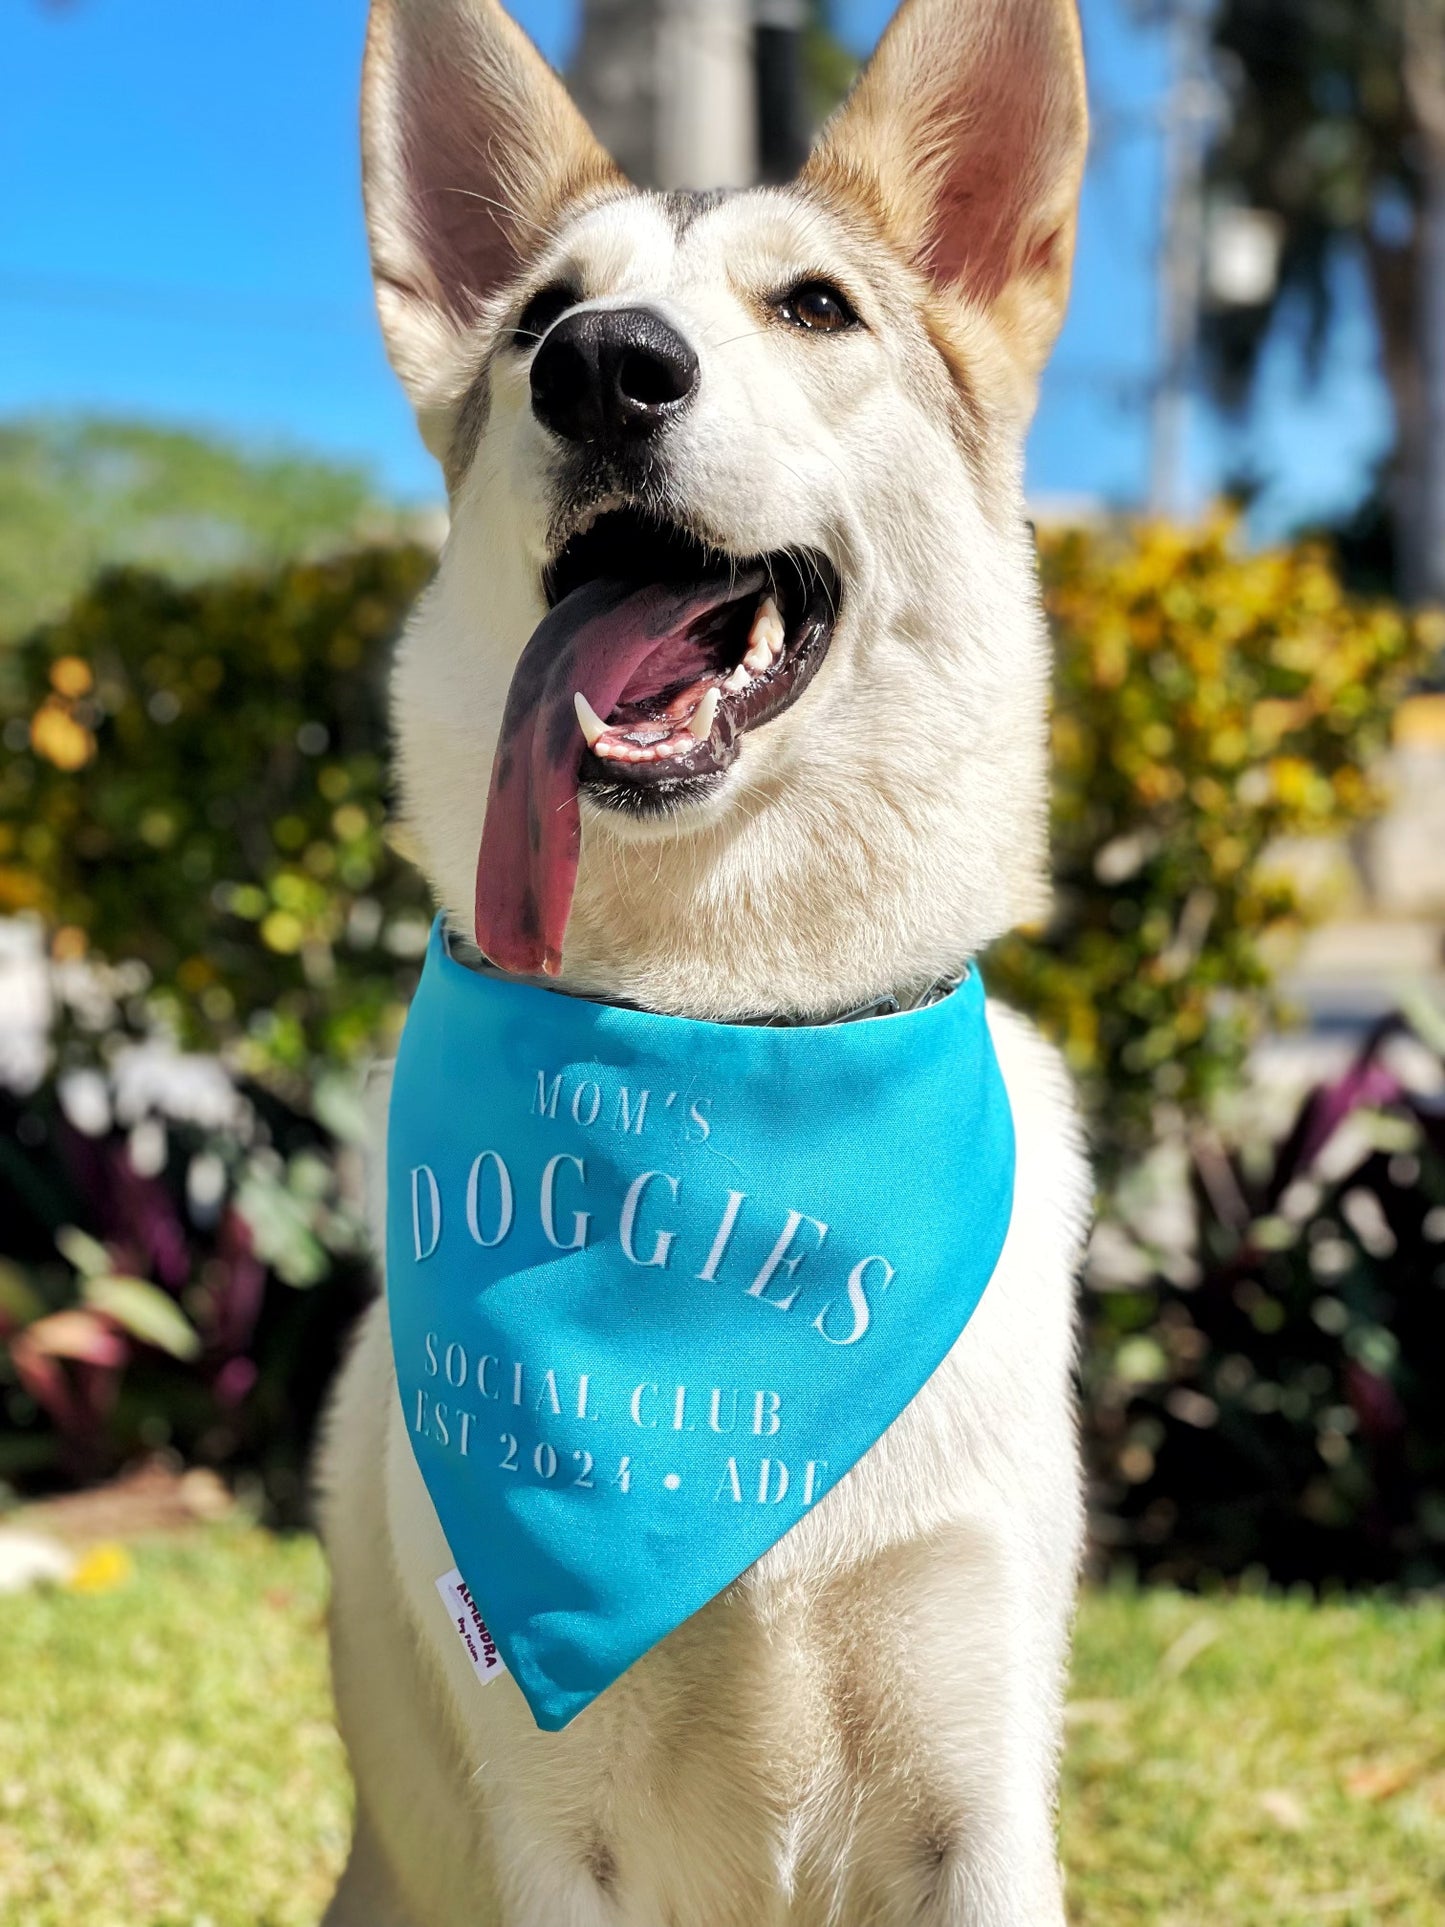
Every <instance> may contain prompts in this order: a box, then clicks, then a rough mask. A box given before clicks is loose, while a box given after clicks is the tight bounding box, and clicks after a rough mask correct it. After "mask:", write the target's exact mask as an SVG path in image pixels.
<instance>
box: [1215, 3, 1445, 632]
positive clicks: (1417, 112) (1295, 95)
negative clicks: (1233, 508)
mask: <svg viewBox="0 0 1445 1927" xmlns="http://www.w3.org/2000/svg"><path fill="white" fill-rule="evenodd" d="M1214 41H1215V47H1216V50H1217V52H1218V54H1219V55H1220V57H1221V66H1222V67H1223V69H1224V77H1225V80H1226V84H1227V88H1228V92H1229V96H1230V106H1229V112H1228V114H1227V116H1226V120H1225V123H1224V126H1223V128H1222V130H1221V133H1220V135H1219V137H1218V138H1217V140H1216V143H1215V146H1214V151H1213V154H1212V156H1211V162H1210V173H1211V177H1212V182H1213V185H1214V187H1215V189H1216V191H1217V192H1219V193H1221V194H1223V195H1225V196H1227V197H1229V198H1231V199H1235V200H1242V201H1243V202H1244V203H1246V204H1247V205H1249V206H1251V207H1255V208H1260V209H1264V210H1267V211H1269V212H1270V213H1272V214H1274V215H1275V216H1277V217H1278V219H1279V221H1280V224H1281V230H1282V235H1283V250H1282V256H1281V265H1280V274H1279V278H1278V282H1277V285H1276V287H1275V289H1274V291H1273V293H1272V294H1271V296H1270V297H1269V298H1268V299H1267V300H1266V301H1264V302H1261V303H1260V304H1259V305H1258V306H1256V307H1253V308H1245V309H1226V310H1220V311H1218V312H1216V313H1214V314H1212V315H1211V316H1209V317H1207V318H1206V341H1207V343H1208V346H1209V347H1210V349H1211V350H1212V358H1213V365H1214V371H1215V373H1216V376H1217V377H1218V379H1219V382H1220V385H1221V387H1222V389H1223V390H1224V392H1225V393H1226V394H1227V395H1230V394H1232V395H1233V396H1234V397H1235V398H1238V397H1239V396H1240V395H1241V394H1242V393H1243V392H1244V390H1245V388H1246V387H1247V384H1248V380H1249V377H1250V376H1251V375H1252V373H1253V370H1254V367H1255V364H1256V361H1257V359H1258V356H1259V352H1260V349H1261V347H1262V345H1263V342H1264V339H1265V337H1266V335H1267V333H1268V331H1269V327H1270V324H1271V322H1272V321H1273V319H1274V316H1275V313H1276V311H1277V310H1278V308H1279V305H1280V302H1281V301H1282V300H1284V299H1286V298H1291V297H1293V298H1301V297H1302V298H1303V300H1304V302H1305V304H1306V307H1307V310H1308V312H1309V315H1310V318H1311V323H1312V330H1311V332H1312V341H1313V345H1314V348H1315V350H1316V351H1317V350H1318V348H1319V346H1320V344H1321V342H1322V340H1323V338H1324V335H1325V332H1326V329H1327V326H1328V322H1329V319H1330V312H1331V301H1332V289H1333V288H1334V286H1336V285H1337V284H1336V283H1335V280H1334V277H1333V275H1332V272H1331V270H1332V268H1333V266H1334V264H1335V262H1336V260H1337V258H1338V257H1339V256H1340V255H1341V253H1342V252H1344V251H1346V250H1359V251H1360V253H1361V254H1362V255H1363V259H1364V261H1365V264H1366V266H1367V269H1368V275H1369V285H1370V289H1371V293H1372V297H1373V302H1374V309H1375V316H1376V321H1377V324H1378V329H1379V338H1380V346H1381V358H1382V363H1383V368H1384V373H1385V377H1386V380H1387V381H1388V383H1389V387H1390V392H1391V395H1392V398H1393V401H1394V411H1395V423H1396V439H1395V454H1394V460H1393V464H1392V469H1391V473H1390V475H1389V477H1388V482H1387V490H1388V495H1387V499H1388V506H1389V513H1390V521H1391V526H1392V533H1393V538H1394V552H1395V559H1396V568H1397V574H1398V578H1399V583H1400V586H1401V588H1402V590H1403V591H1404V592H1405V593H1406V594H1408V595H1410V596H1412V597H1422V596H1429V597H1440V598H1445V0H1220V5H1219V9H1218V12H1217V15H1216V18H1215V25H1214Z"/></svg>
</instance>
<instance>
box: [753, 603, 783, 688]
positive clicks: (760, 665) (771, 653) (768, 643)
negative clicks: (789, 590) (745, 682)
mask: <svg viewBox="0 0 1445 1927" xmlns="http://www.w3.org/2000/svg"><path fill="white" fill-rule="evenodd" d="M786 639H787V630H786V629H785V628H784V627H783V618H782V615H781V613H780V612H779V609H778V605H777V603H776V602H775V601H774V600H773V598H772V597H771V596H764V597H763V599H762V601H761V602H760V603H759V604H758V613H757V614H756V615H755V616H754V617H753V626H752V631H751V633H750V634H749V636H748V652H747V654H746V655H745V656H744V657H743V664H744V666H745V667H746V668H748V669H751V670H752V672H753V674H754V675H761V674H762V673H763V672H764V671H765V670H767V669H770V668H771V667H772V665H773V664H774V663H775V662H776V661H777V659H778V657H779V656H781V655H782V653H783V643H784V642H785V640H786Z"/></svg>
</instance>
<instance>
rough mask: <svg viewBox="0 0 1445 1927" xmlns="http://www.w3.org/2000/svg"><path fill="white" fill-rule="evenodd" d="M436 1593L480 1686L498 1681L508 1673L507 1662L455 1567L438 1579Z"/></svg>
mask: <svg viewBox="0 0 1445 1927" xmlns="http://www.w3.org/2000/svg"><path fill="white" fill-rule="evenodd" d="M437 1593H438V1595H439V1597H440V1599H441V1602H442V1604H443V1605H444V1606H445V1607H446V1609H447V1612H448V1614H449V1615H450V1617H451V1622H452V1624H453V1625H454V1626H455V1627H456V1629H457V1635H458V1637H459V1638H460V1640H461V1642H462V1644H463V1646H465V1647H466V1649H467V1658H468V1659H469V1660H470V1661H471V1662H472V1671H473V1672H474V1673H475V1674H476V1676H477V1678H478V1679H479V1680H480V1681H481V1682H482V1684H483V1686H486V1685H488V1684H489V1683H490V1682H491V1681H492V1680H494V1679H500V1678H501V1677H502V1675H503V1673H505V1672H506V1670H507V1662H506V1661H505V1660H504V1659H503V1658H502V1655H501V1654H500V1653H499V1652H498V1651H497V1642H496V1641H495V1640H494V1639H493V1638H492V1635H491V1634H490V1633H489V1632H488V1631H487V1622H486V1620H485V1619H483V1618H482V1615H481V1614H480V1613H479V1612H478V1611H477V1602H476V1600H475V1599H473V1598H472V1595H471V1593H470V1592H469V1591H468V1590H467V1584H466V1581H465V1580H464V1579H463V1578H462V1575H461V1574H460V1573H459V1572H458V1571H457V1569H456V1567H455V1566H453V1567H452V1569H451V1571H450V1572H444V1573H443V1574H442V1576H441V1578H440V1579H438V1581H437Z"/></svg>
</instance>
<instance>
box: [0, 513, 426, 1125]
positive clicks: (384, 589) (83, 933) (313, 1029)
mask: <svg viewBox="0 0 1445 1927" xmlns="http://www.w3.org/2000/svg"><path fill="white" fill-rule="evenodd" d="M429 567H430V558H429V557H428V556H427V555H426V554H425V553H424V552H423V551H422V550H420V549H413V548H408V549H368V550H362V551H360V552H358V553H357V554H355V555H351V556H347V557H345V558H343V559H340V560H336V561H332V562H327V563H304V564H293V565H291V566H289V567H287V568H284V569H282V570H280V571H279V572H278V573H276V574H275V575H273V576H269V577H268V576H241V577H233V578H227V579H225V580H221V581H217V582H212V583H206V584H202V585H200V586H198V587H195V588H180V587H177V586H175V585H174V584H172V583H169V582H166V581H164V580H163V579H161V578H160V577H157V576H152V575H145V574H138V573H135V572H133V571H119V572H112V573H109V574H106V575H102V576H101V577H100V578H99V579H98V580H97V581H96V582H95V584H94V585H93V586H92V587H91V589H90V590H89V591H88V592H87V593H86V594H85V595H84V596H82V597H81V598H80V600H79V601H78V602H77V603H75V605H74V606H73V607H72V608H71V609H70V610H69V611H68V613H67V614H66V615H65V616H64V617H63V618H62V619H61V620H60V621H58V622H55V623H52V624H50V625H48V626H47V627H45V628H42V629H40V630H39V631H37V632H36V633H35V634H34V635H33V636H32V637H30V638H29V640H28V641H26V642H24V643H23V644H22V645H20V647H19V650H18V652H17V654H18V661H17V664H16V668H17V670H18V673H19V676H20V680H21V688H20V690H19V691H18V694H17V698H16V700H15V705H14V708H13V710H12V713H11V715H10V716H9V719H8V720H7V722H6V724H5V743H6V748H7V750H8V751H9V754H8V755H7V757H6V759H5V764H4V767H3V771H0V914H6V913H14V912H16V911H21V910H33V911H38V912H39V913H40V914H41V916H42V917H43V918H44V919H45V922H46V924H47V926H48V927H49V929H50V931H51V933H52V935H51V941H52V948H53V952H54V954H55V956H56V957H57V958H59V959H60V960H62V961H68V960H74V959H76V958H79V957H82V956H87V955H90V956H95V957H98V958H101V959H108V960H110V961H112V962H122V961H124V962H127V963H136V964H139V965H141V966H143V967H144V972H145V978H146V993H145V997H144V999H143V1000H141V999H137V998H134V997H133V998H131V999H130V1000H129V1001H128V1010H129V1015H130V1017H131V1019H132V1022H133V1023H134V1024H136V1025H143V1024H144V1023H145V1022H146V1021H147V1019H148V1017H149V1016H153V1015H155V1014H157V1013H158V1014H159V1015H160V1016H161V1017H162V1018H163V1019H164V1021H166V1022H167V1023H168V1024H169V1025H170V1026H171V1028H172V1029H173V1030H174V1031H175V1033H176V1035H177V1037H178V1038H179V1040H180V1042H181V1043H182V1044H184V1045H187V1046H195V1047H197V1048H204V1049H206V1050H211V1051H216V1052H219V1053H220V1054H222V1055H223V1056H224V1057H226V1059H227V1060H228V1061H229V1062H231V1063H232V1064H234V1065H236V1066H237V1067H238V1068H239V1069H240V1070H241V1071H242V1072H243V1073H244V1074H246V1075H249V1076H252V1077H255V1078H257V1079H259V1080H261V1081H262V1082H263V1083H266V1084H267V1085H268V1086H269V1087H270V1088H272V1089H273V1090H276V1091H279V1092H281V1093H282V1094H284V1095H285V1096H286V1097H288V1098H289V1100H290V1101H291V1102H292V1103H293V1104H294V1105H296V1106H297V1107H299V1108H305V1107H306V1106H308V1105H309V1103H310V1100H311V1093H312V1092H313V1090H314V1089H315V1087H316V1085H317V1083H318V1081H321V1082H323V1083H324V1080H325V1074H326V1073H327V1071H329V1070H331V1069H333V1068H335V1067H337V1066H341V1067H346V1066H350V1065H352V1064H354V1063H355V1062H356V1060H357V1058H358V1057H359V1056H360V1055H362V1054H363V1053H364V1052H368V1051H371V1050H374V1049H376V1048H378V1047H381V1048H385V1047H386V1045H387V1043H388V1042H389V1041H391V1040H393V1039H394V1036H395V1034H396V1031H397V1029H398V1026H399V1023H400V1020H401V1015H402V1012H403V1010H404V1006H405V999H406V997H407V995H408V994H409V989H410V985H411V981H412V976H413V967H414V964H415V960H416V958H417V956H418V955H419V953H420V950H421V948H422V946H423V945H424V941H425V935H426V927H427V923H428V920H429V914H430V913H429V906H428V901H427V895H426V890H425V886H424V885H423V883H422V882H421V880H420V878H419V877H418V876H417V875H416V873H415V872H414V871H413V870H412V869H411V868H410V867H409V866H408V865H406V864H405V863H404V862H403V861H402V860H401V859H400V858H399V857H398V856H397V855H395V853H394V852H393V851H392V850H391V849H390V848H389V847H388V845H387V842H386V837H385V827H386V771H385V759H386V710H385V675H386V662H387V653H388V650H389V646H390V644H391V641H392V639H393V638H394V636H395V635H396V633H397V630H398V629H399V627H400V624H401V620H402V617H403V615H404V613H405V611H406V609H407V608H408V607H409V605H410V603H411V602H412V600H413V599H414V598H415V596H416V594H417V591H418V590H419V588H420V587H421V584H422V582H423V581H424V580H425V578H426V576H427V573H428V571H429ZM142 1001H143V1002H144V1005H145V1009H144V1010H143V1009H142V1008H141V1003H142Z"/></svg>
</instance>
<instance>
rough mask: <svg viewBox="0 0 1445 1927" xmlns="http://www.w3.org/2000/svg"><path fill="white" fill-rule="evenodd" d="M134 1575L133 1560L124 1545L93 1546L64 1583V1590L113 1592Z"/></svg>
mask: <svg viewBox="0 0 1445 1927" xmlns="http://www.w3.org/2000/svg"><path fill="white" fill-rule="evenodd" d="M134 1575H135V1562H134V1561H133V1560H132V1558H131V1556H130V1554H129V1553H128V1552H127V1551H126V1549H125V1547H124V1546H118V1545H113V1544H107V1545H100V1546H92V1547H91V1548H90V1550H89V1551H88V1552H86V1553H83V1554H82V1555H81V1559H80V1563H79V1564H78V1565H77V1566H76V1568H75V1570H74V1572H72V1573H71V1575H70V1577H69V1578H68V1579H67V1580H66V1582H65V1589H66V1591H67V1592H115V1591H116V1590H117V1589H118V1588H119V1587H121V1586H125V1585H128V1584H129V1583H130V1581H131V1579H132V1578H133V1577H134Z"/></svg>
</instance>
